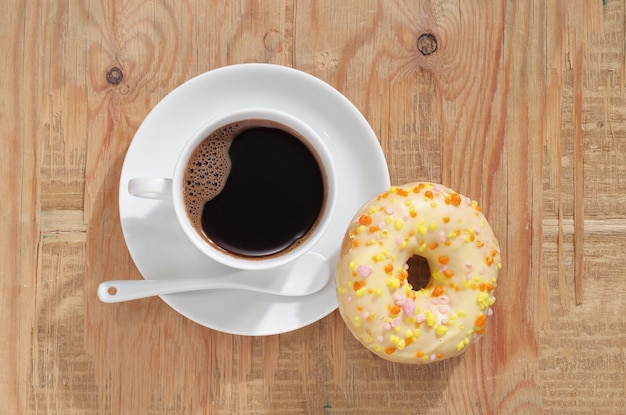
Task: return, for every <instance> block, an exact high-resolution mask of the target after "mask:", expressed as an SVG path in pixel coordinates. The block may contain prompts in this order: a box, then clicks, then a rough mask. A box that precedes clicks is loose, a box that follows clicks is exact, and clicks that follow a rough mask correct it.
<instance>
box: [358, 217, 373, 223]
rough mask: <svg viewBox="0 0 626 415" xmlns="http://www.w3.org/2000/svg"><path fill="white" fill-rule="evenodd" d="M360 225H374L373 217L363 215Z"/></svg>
mask: <svg viewBox="0 0 626 415" xmlns="http://www.w3.org/2000/svg"><path fill="white" fill-rule="evenodd" d="M359 223H360V224H361V225H370V224H371V223H372V217H371V216H370V215H361V217H360V218H359Z"/></svg>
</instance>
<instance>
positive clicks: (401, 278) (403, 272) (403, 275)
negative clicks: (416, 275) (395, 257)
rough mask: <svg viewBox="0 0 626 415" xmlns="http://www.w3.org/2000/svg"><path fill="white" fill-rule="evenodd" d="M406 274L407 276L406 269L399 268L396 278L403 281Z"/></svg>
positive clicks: (406, 276)
mask: <svg viewBox="0 0 626 415" xmlns="http://www.w3.org/2000/svg"><path fill="white" fill-rule="evenodd" d="M392 267H393V265H392ZM408 276H409V272H408V271H407V270H405V269H401V270H400V271H398V279H399V280H400V281H403V280H405V279H407V278H408Z"/></svg>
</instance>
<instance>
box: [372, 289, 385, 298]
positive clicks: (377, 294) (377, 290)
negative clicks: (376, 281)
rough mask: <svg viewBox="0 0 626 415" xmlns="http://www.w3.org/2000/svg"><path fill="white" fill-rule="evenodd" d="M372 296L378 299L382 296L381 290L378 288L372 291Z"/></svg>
mask: <svg viewBox="0 0 626 415" xmlns="http://www.w3.org/2000/svg"><path fill="white" fill-rule="evenodd" d="M374 295H376V297H380V296H381V295H383V290H381V289H380V288H376V289H375V290H374Z"/></svg>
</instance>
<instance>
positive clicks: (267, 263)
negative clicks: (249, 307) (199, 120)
mask: <svg viewBox="0 0 626 415" xmlns="http://www.w3.org/2000/svg"><path fill="white" fill-rule="evenodd" d="M191 141H192V143H191V144H190V145H189V146H188V147H189V148H187V150H186V151H187V153H188V154H185V155H182V156H181V161H179V163H181V166H177V173H178V176H179V177H178V179H177V178H176V177H175V178H174V183H173V187H174V189H173V192H174V200H175V203H176V201H177V200H178V201H179V202H182V203H181V205H180V206H179V207H178V208H177V214H178V215H179V221H181V223H182V221H184V220H186V221H188V223H189V225H190V226H188V227H186V226H183V228H184V229H185V231H186V233H187V234H188V237H190V239H191V240H192V242H194V244H195V245H196V246H198V247H199V248H200V249H201V250H202V251H203V252H205V253H206V254H207V255H209V256H211V257H213V258H214V259H216V260H218V261H219V262H222V263H224V264H226V265H230V266H234V267H236V268H251V269H261V268H270V267H274V266H279V265H282V264H284V263H287V262H289V261H291V260H293V259H295V258H296V257H298V256H300V255H301V254H302V253H304V252H306V251H308V250H310V249H311V247H312V246H313V245H314V244H315V243H316V242H317V241H318V240H319V238H320V237H321V236H322V234H323V233H324V231H325V229H326V227H327V226H328V222H329V220H330V218H331V216H332V211H333V209H334V201H335V197H334V192H335V188H334V172H333V165H332V159H331V158H330V153H329V151H328V149H327V148H326V145H325V143H324V142H323V141H322V140H321V139H320V138H319V136H317V134H316V133H315V131H313V130H312V129H310V127H308V126H307V125H306V124H304V123H302V122H301V121H299V120H297V119H295V118H294V117H292V116H290V115H288V114H286V113H279V112H276V111H273V110H272V111H269V110H246V111H243V112H241V113H239V114H233V115H231V116H230V117H226V118H224V119H222V120H221V121H220V122H216V123H212V127H210V128H209V127H205V128H203V129H201V131H199V132H198V133H197V135H196V138H195V139H194V140H191ZM183 157H184V160H186V162H185V164H184V168H183V167H182V159H183ZM177 187H178V189H176V188H177ZM177 190H178V191H179V192H180V196H179V197H177V196H176V194H175V193H176V192H177ZM181 210H184V215H185V218H181V217H180V216H181V215H182V214H183V212H181Z"/></svg>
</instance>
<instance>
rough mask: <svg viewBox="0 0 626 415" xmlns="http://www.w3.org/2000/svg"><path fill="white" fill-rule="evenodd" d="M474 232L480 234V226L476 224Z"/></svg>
mask: <svg viewBox="0 0 626 415" xmlns="http://www.w3.org/2000/svg"><path fill="white" fill-rule="evenodd" d="M474 233H475V234H479V233H480V226H476V227H475V228H474Z"/></svg>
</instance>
